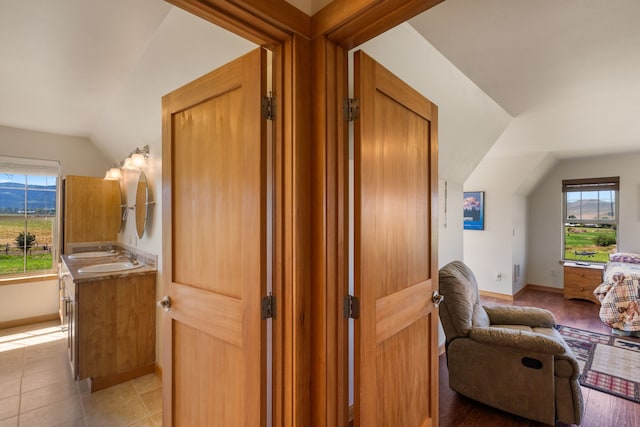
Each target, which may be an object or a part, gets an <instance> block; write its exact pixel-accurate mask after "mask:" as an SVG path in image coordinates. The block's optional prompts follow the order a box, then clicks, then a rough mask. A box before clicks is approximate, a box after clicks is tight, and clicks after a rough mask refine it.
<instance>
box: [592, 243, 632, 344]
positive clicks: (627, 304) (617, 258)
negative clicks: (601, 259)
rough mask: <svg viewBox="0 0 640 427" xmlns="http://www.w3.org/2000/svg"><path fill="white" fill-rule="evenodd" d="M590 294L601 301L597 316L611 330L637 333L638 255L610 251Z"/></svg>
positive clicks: (617, 333)
mask: <svg viewBox="0 0 640 427" xmlns="http://www.w3.org/2000/svg"><path fill="white" fill-rule="evenodd" d="M593 294H594V295H595V296H596V298H598V300H599V301H600V320H602V322H603V323H604V324H605V325H607V326H610V327H611V329H612V332H613V333H614V334H616V335H624V336H630V335H633V336H640V255H638V254H629V253H616V254H611V255H610V256H609V262H608V263H607V264H606V266H605V269H604V274H603V282H602V283H601V284H600V285H599V286H598V287H597V288H596V289H595V290H594V291H593Z"/></svg>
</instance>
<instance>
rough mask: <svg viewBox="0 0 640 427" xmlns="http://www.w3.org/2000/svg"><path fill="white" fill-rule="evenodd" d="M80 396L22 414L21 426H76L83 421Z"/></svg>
mask: <svg viewBox="0 0 640 427" xmlns="http://www.w3.org/2000/svg"><path fill="white" fill-rule="evenodd" d="M83 415H84V413H83V411H82V403H81V401H80V397H79V396H72V397H68V398H66V399H64V400H61V401H59V402H56V403H52V404H50V405H47V406H43V407H41V408H38V409H34V410H33V411H28V412H23V413H21V414H20V416H19V419H20V427H51V426H76V425H78V424H77V423H78V422H83V421H82V417H83Z"/></svg>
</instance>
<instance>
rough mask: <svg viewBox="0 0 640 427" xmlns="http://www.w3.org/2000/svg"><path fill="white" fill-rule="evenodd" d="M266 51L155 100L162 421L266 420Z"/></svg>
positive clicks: (172, 423) (243, 422)
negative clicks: (159, 146) (164, 307)
mask: <svg viewBox="0 0 640 427" xmlns="http://www.w3.org/2000/svg"><path fill="white" fill-rule="evenodd" d="M265 82H266V73H265V52H264V51H263V50H261V49H258V50H255V51H253V52H251V53H249V54H247V55H245V56H243V57H241V58H239V59H237V60H235V61H233V62H231V63H229V64H227V65H225V66H223V67H221V68H219V69H217V70H216V71H213V72H212V73H210V74H207V75H206V76H203V77H201V78H199V79H197V80H196V81H194V82H192V83H189V84H187V85H186V86H184V87H182V88H180V89H178V90H176V91H175V92H172V93H170V94H168V95H166V96H165V97H163V101H162V102H163V104H162V105H163V181H164V182H163V191H164V192H163V235H164V244H163V246H164V249H163V264H164V271H165V273H164V280H163V284H164V293H165V295H167V296H168V297H169V298H170V300H171V307H170V310H169V311H168V312H166V313H165V315H164V320H163V359H162V362H163V390H164V391H163V419H164V425H165V426H259V425H262V424H261V423H264V422H265V419H266V415H265V414H266V403H265V402H266V400H265V396H266V393H265V390H266V385H265V382H266V378H265V373H266V370H265V365H266V361H265V335H266V334H265V324H264V321H262V319H261V313H260V302H261V296H263V295H264V294H265V286H266V285H265V276H266V273H265V271H266V261H265V260H266V255H265V253H266V243H265V239H266V236H265V234H266V225H265V224H266V219H265V218H266V207H265V205H266V170H265V168H266V166H265V165H266V162H265V158H266V155H265V151H266V148H265V128H266V121H265V120H264V119H263V118H262V114H261V98H262V96H263V95H264V94H265V93H264V92H265V91H264V87H265Z"/></svg>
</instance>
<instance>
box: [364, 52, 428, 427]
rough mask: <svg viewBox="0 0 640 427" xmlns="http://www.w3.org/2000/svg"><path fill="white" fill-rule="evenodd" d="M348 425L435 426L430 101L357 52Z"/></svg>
mask: <svg viewBox="0 0 640 427" xmlns="http://www.w3.org/2000/svg"><path fill="white" fill-rule="evenodd" d="M355 81H356V97H357V98H358V99H359V100H360V118H359V119H358V120H356V123H355V146H354V147H355V151H354V153H355V177H354V183H355V194H354V200H355V206H354V208H355V230H354V231H355V292H356V295H357V296H359V297H360V300H361V317H360V319H359V320H358V321H356V323H355V325H356V332H355V333H356V368H355V369H356V375H355V378H356V380H355V382H356V402H355V409H356V416H355V419H356V424H357V425H360V426H390V427H391V426H398V425H402V426H431V425H437V419H438V418H437V398H438V396H437V379H438V372H437V347H438V341H437V340H438V336H437V319H438V313H437V309H436V308H435V307H434V304H433V302H432V294H433V292H434V291H435V290H436V289H437V259H436V249H435V235H434V233H435V231H436V230H437V225H436V224H437V222H436V212H437V209H436V206H435V205H434V203H435V200H436V197H435V195H436V191H437V174H436V170H435V169H436V167H437V166H436V165H437V161H436V158H435V153H436V147H435V144H436V143H437V126H436V119H437V108H436V107H435V105H433V104H432V103H431V102H429V101H428V100H427V99H426V98H424V97H422V96H421V95H420V94H419V93H417V92H416V91H414V90H413V89H411V88H410V87H409V86H407V85H406V84H405V83H403V82H402V81H401V80H399V79H398V78H397V77H396V76H394V75H393V74H391V73H390V72H389V71H387V70H386V69H384V68H383V67H382V66H380V65H379V64H377V63H376V62H375V61H374V60H372V59H371V58H369V57H368V56H366V55H365V54H364V53H362V52H356V54H355Z"/></svg>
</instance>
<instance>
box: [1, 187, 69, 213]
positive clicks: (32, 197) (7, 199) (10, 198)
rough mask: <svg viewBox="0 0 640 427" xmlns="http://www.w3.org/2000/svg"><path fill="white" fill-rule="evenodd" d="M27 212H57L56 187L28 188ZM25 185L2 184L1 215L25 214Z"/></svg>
mask: <svg viewBox="0 0 640 427" xmlns="http://www.w3.org/2000/svg"><path fill="white" fill-rule="evenodd" d="M26 197H27V211H29V212H32V211H38V210H52V209H53V210H55V208H56V186H55V185H28V186H27V188H26ZM24 200H25V185H24V184H19V183H14V182H4V183H0V213H19V212H20V213H22V212H24V209H25V206H24Z"/></svg>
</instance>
